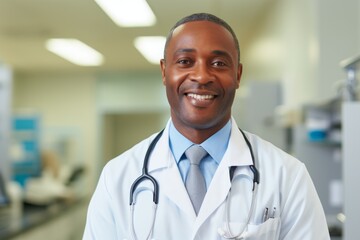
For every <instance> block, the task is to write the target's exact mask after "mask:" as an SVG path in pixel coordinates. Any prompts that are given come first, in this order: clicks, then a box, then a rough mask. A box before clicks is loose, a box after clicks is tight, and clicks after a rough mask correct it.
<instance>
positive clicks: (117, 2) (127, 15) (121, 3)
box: [95, 0, 156, 27]
mask: <svg viewBox="0 0 360 240" xmlns="http://www.w3.org/2000/svg"><path fill="white" fill-rule="evenodd" d="M95 2H96V3H97V4H98V5H99V6H100V7H101V8H102V9H103V10H104V12H105V13H106V14H107V15H108V16H109V17H110V18H111V19H112V20H113V21H114V22H115V23H116V24H117V25H119V26H120V27H148V26H153V25H154V24H155V23H156V17H155V15H154V13H153V12H152V10H151V8H150V6H149V5H148V4H147V2H146V0H95Z"/></svg>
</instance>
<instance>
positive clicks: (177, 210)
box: [83, 120, 330, 240]
mask: <svg viewBox="0 0 360 240" xmlns="http://www.w3.org/2000/svg"><path fill="white" fill-rule="evenodd" d="M168 129H169V124H168V125H167V127H166V128H165V130H164V133H163V135H162V137H161V138H160V140H159V142H158V143H157V145H156V147H155V149H154V150H153V152H152V155H151V157H150V160H149V166H148V168H149V173H150V174H151V175H152V176H153V177H154V178H155V179H156V180H157V182H158V183H159V188H160V193H159V204H158V207H157V213H156V220H155V225H154V231H153V235H152V239H156V240H176V239H179V240H190V239H198V240H213V239H214V240H215V239H222V237H220V235H219V234H218V229H219V228H220V227H225V225H224V223H225V215H224V213H225V202H226V201H225V200H226V196H227V194H228V192H229V189H230V186H232V197H231V202H230V226H231V229H232V231H233V232H234V233H237V232H238V231H240V229H241V228H242V226H244V224H245V223H246V219H247V215H248V212H249V208H250V203H251V196H252V194H251V193H252V191H251V189H252V179H253V174H252V172H251V171H250V169H249V167H248V165H250V164H251V163H252V160H251V155H250V151H249V148H248V146H247V144H246V142H245V140H244V138H243V136H242V134H241V132H240V131H239V130H238V127H237V125H236V123H235V121H234V120H232V131H231V136H230V141H229V145H228V149H227V150H226V152H225V154H224V157H223V159H222V161H221V163H220V165H219V166H218V169H217V171H216V173H215V175H214V177H213V179H212V181H211V184H210V186H209V188H208V191H207V193H206V196H205V199H204V201H203V204H202V206H201V209H200V212H199V214H198V217H196V215H195V212H194V210H193V207H192V205H191V202H190V199H189V197H188V194H187V192H186V189H185V186H184V183H183V181H182V179H181V176H180V173H179V170H178V168H177V164H176V162H175V160H174V158H173V156H172V154H171V151H170V148H169V143H168V142H169V141H168V134H169V133H168ZM246 135H247V137H248V139H249V140H250V142H251V145H252V147H253V149H254V154H255V159H256V166H257V168H258V170H259V173H260V184H259V188H258V195H257V198H256V205H255V209H254V213H253V215H252V216H251V219H250V224H249V226H248V228H247V231H246V233H244V235H243V236H244V237H245V239H249V240H250V239H258V240H267V239H287V240H298V239H301V240H312V239H313V240H323V239H330V237H329V233H328V229H327V225H326V219H325V215H324V212H323V209H322V206H321V203H320V200H319V198H318V196H317V193H316V191H315V188H314V185H313V183H312V181H311V179H310V176H309V174H308V172H307V170H306V168H305V166H304V164H303V163H301V162H300V161H298V160H297V159H295V158H293V157H291V156H290V155H288V154H286V153H285V152H283V151H281V150H279V149H278V148H276V147H274V146H273V145H272V144H270V143H269V142H266V141H264V140H262V139H260V138H259V137H257V136H255V135H253V134H250V133H246ZM154 136H155V135H153V136H151V137H150V138H148V139H146V140H144V141H142V142H140V143H139V144H137V145H135V146H134V147H133V148H131V149H130V150H128V151H127V152H125V153H124V154H122V155H120V156H118V157H116V158H115V159H113V160H112V161H110V162H109V163H108V164H107V165H106V166H105V168H104V169H103V172H102V174H101V177H100V180H99V183H98V186H97V188H96V190H95V193H94V195H93V197H92V199H91V202H90V205H89V209H88V216H87V222H86V227H85V232H84V237H83V239H85V240H90V239H96V240H111V239H119V240H125V239H128V240H130V239H132V238H131V233H130V229H131V228H130V224H131V222H130V208H129V193H130V187H131V184H132V183H133V181H134V180H135V179H136V178H137V177H138V176H140V174H141V169H142V164H143V159H144V155H145V152H146V150H147V149H148V146H149V144H150V142H151V140H152V139H153V138H154ZM229 166H238V167H237V169H236V171H235V175H234V181H233V183H232V184H231V183H230V180H229V179H230V178H229V170H228V169H229ZM142 188H145V189H146V188H152V187H151V185H150V184H149V182H147V183H146V184H142V185H141V186H140V189H142ZM136 199H137V201H136V206H135V213H134V226H135V230H136V234H137V236H138V239H139V240H143V239H145V238H146V236H147V234H148V232H149V229H150V226H151V222H152V193H151V192H150V191H142V192H140V193H139V194H138V195H137V198H136ZM266 207H267V208H268V209H269V213H270V214H273V211H274V210H275V213H274V216H273V218H269V219H268V220H267V221H265V222H263V220H262V219H263V214H264V210H265V208H266ZM270 216H271V215H270Z"/></svg>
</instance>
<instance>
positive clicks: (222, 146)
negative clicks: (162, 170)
mask: <svg viewBox="0 0 360 240" xmlns="http://www.w3.org/2000/svg"><path fill="white" fill-rule="evenodd" d="M230 132H231V121H229V122H228V123H227V124H226V125H225V126H224V127H223V128H222V129H220V130H219V131H218V132H216V133H215V134H213V135H212V136H211V137H209V138H208V139H206V140H205V141H204V142H203V143H201V144H200V145H201V146H202V147H203V148H204V149H205V150H206V151H207V152H208V153H209V155H210V156H211V157H212V158H213V159H214V160H215V161H216V162H217V163H218V164H219V163H220V162H221V159H222V158H223V156H224V154H225V152H226V149H227V146H228V143H229V138H230ZM169 143H170V149H171V152H172V153H173V155H174V158H175V160H176V162H179V161H180V159H181V157H182V155H183V154H184V152H185V150H186V149H188V148H189V147H190V146H191V145H193V144H194V143H192V142H191V141H190V140H189V139H187V138H186V137H184V136H183V135H182V134H181V133H180V132H179V131H178V130H177V129H176V128H175V126H174V125H173V124H172V122H171V123H170V129H169Z"/></svg>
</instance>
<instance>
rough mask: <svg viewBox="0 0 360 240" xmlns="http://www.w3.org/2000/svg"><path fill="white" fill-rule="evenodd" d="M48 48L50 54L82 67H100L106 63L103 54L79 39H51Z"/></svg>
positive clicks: (48, 41) (47, 44)
mask: <svg viewBox="0 0 360 240" xmlns="http://www.w3.org/2000/svg"><path fill="white" fill-rule="evenodd" d="M46 48H47V49H48V50H49V51H50V52H53V53H55V54H57V55H59V56H60V57H62V58H64V59H66V60H68V61H69V62H72V63H74V64H76V65H80V66H99V65H101V64H102V63H103V62H104V57H103V55H102V54H101V53H99V52H97V51H96V50H94V49H93V48H91V47H89V46H88V45H86V44H85V43H83V42H81V41H79V40H77V39H72V38H66V39H64V38H54V39H49V40H47V41H46Z"/></svg>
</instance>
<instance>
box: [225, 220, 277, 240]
mask: <svg viewBox="0 0 360 240" xmlns="http://www.w3.org/2000/svg"><path fill="white" fill-rule="evenodd" d="M243 227H244V223H234V222H232V223H230V228H231V231H232V233H233V234H238V232H237V231H240V230H241V229H243ZM223 229H226V228H223ZM279 234H280V218H269V219H268V220H267V221H265V222H264V223H262V224H258V225H254V224H249V225H248V226H247V228H246V229H245V232H244V233H243V234H241V237H240V238H238V239H244V240H245V239H246V240H276V239H279ZM222 239H225V238H222Z"/></svg>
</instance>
